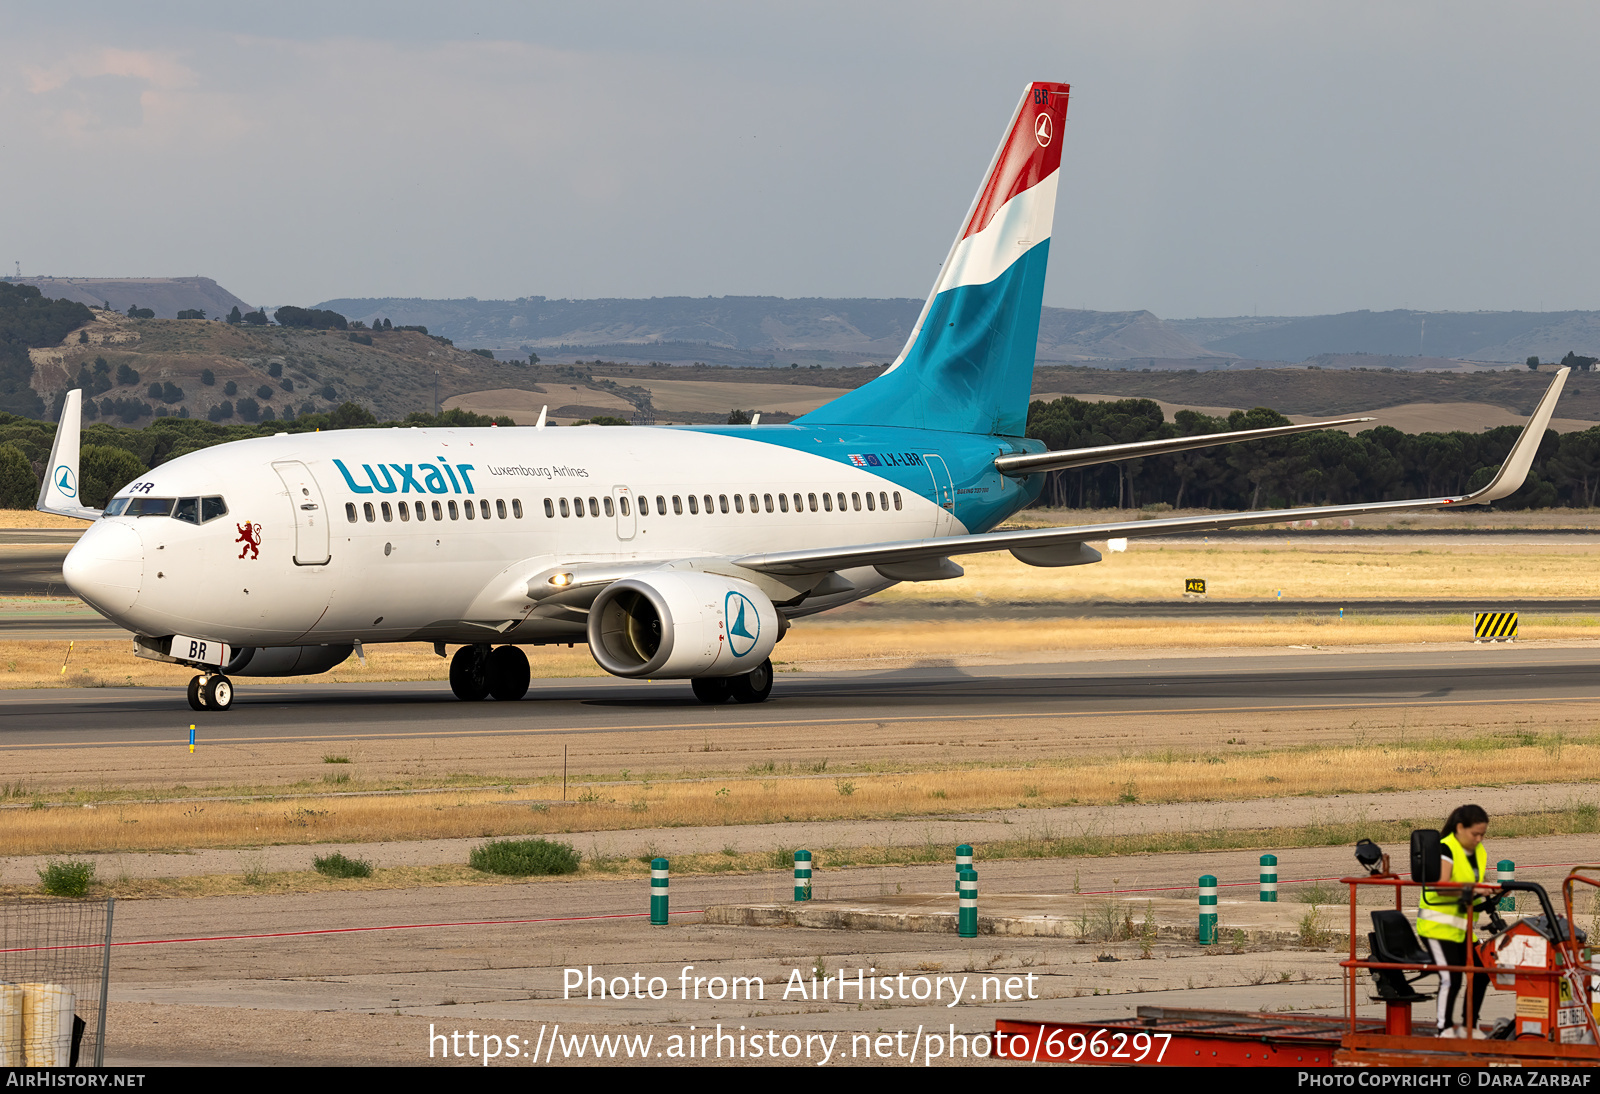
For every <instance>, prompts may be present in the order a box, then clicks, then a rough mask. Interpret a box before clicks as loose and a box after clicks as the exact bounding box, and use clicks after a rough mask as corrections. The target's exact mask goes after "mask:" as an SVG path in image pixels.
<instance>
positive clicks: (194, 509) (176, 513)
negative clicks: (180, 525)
mask: <svg viewBox="0 0 1600 1094" xmlns="http://www.w3.org/2000/svg"><path fill="white" fill-rule="evenodd" d="M172 519H173V520H181V521H183V522H184V523H185V524H199V523H200V499H199V498H179V499H178V503H177V504H176V505H174V506H173V507H172Z"/></svg>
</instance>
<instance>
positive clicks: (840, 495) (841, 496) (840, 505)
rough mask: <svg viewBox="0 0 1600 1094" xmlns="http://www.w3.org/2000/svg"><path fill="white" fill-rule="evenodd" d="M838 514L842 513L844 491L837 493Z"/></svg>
mask: <svg viewBox="0 0 1600 1094" xmlns="http://www.w3.org/2000/svg"><path fill="white" fill-rule="evenodd" d="M839 512H841V513H842V512H844V491H843V490H841V491H839Z"/></svg>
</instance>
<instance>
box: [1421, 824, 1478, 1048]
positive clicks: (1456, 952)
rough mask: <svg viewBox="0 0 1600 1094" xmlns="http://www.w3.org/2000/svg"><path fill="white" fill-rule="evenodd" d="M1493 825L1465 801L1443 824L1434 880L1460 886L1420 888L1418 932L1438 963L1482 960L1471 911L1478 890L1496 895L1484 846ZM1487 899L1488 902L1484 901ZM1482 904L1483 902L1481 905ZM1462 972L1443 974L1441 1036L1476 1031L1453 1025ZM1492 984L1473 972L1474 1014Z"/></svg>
mask: <svg viewBox="0 0 1600 1094" xmlns="http://www.w3.org/2000/svg"><path fill="white" fill-rule="evenodd" d="M1488 830H1489V814H1488V813H1485V812H1484V811H1483V809H1482V808H1481V807H1480V806H1476V805H1463V806H1461V807H1459V808H1458V809H1456V811H1455V812H1453V813H1451V814H1450V816H1449V817H1448V818H1447V819H1446V820H1445V822H1444V827H1443V828H1441V829H1440V830H1439V836H1440V841H1439V842H1440V851H1441V852H1442V853H1441V855H1440V863H1439V875H1438V876H1437V877H1435V878H1434V879H1433V880H1435V881H1453V882H1457V883H1459V884H1462V885H1464V886H1467V887H1466V888H1462V889H1427V888H1424V889H1423V890H1422V902H1421V904H1420V906H1419V907H1418V909H1417V935H1418V936H1419V937H1420V938H1421V939H1422V944H1423V945H1424V946H1426V947H1427V948H1428V952H1429V953H1430V954H1432V955H1433V961H1434V964H1436V965H1456V966H1465V965H1474V966H1475V965H1478V963H1479V962H1478V960H1477V955H1476V953H1475V952H1474V950H1475V948H1474V947H1473V946H1472V945H1471V944H1470V943H1471V940H1470V939H1469V938H1468V937H1467V914H1468V911H1469V910H1470V909H1471V908H1472V901H1473V897H1474V896H1493V895H1494V894H1495V893H1496V892H1497V887H1496V886H1494V885H1492V884H1485V882H1484V876H1485V873H1486V868H1487V866H1488V861H1489V853H1488V852H1487V851H1486V850H1484V846H1483V837H1484V834H1485V833H1487V832H1488ZM1484 903H1485V904H1486V903H1487V902H1484ZM1481 906H1483V905H1480V907H1481ZM1462 978H1463V974H1461V973H1459V972H1441V973H1440V974H1439V1036H1441V1037H1471V1036H1476V1035H1477V1034H1476V1033H1475V1032H1474V1031H1469V1030H1468V1029H1467V1027H1466V1026H1465V1025H1464V1024H1458V1025H1454V1026H1452V1025H1451V1024H1450V1012H1451V1011H1452V1010H1454V1009H1455V1002H1456V995H1457V994H1459V993H1460V991H1461V981H1462ZM1488 988H1489V978H1488V977H1487V976H1485V975H1483V974H1481V973H1473V974H1472V1015H1473V1018H1474V1019H1477V1018H1479V1017H1481V1016H1482V1013H1483V995H1484V992H1485V991H1487V990H1488ZM1462 1012H1463V1013H1462V1022H1463V1023H1465V1020H1466V1013H1465V1012H1466V1004H1465V1002H1464V1001H1463V1003H1462Z"/></svg>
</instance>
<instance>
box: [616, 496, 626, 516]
mask: <svg viewBox="0 0 1600 1094" xmlns="http://www.w3.org/2000/svg"><path fill="white" fill-rule="evenodd" d="M617 504H618V505H620V506H622V515H623V516H628V515H629V514H628V499H627V498H626V497H621V498H618V499H617Z"/></svg>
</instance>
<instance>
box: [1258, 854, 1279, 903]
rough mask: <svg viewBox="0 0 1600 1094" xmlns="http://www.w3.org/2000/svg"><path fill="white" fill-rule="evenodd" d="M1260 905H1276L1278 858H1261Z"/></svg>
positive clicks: (1265, 856) (1270, 856) (1272, 856)
mask: <svg viewBox="0 0 1600 1094" xmlns="http://www.w3.org/2000/svg"><path fill="white" fill-rule="evenodd" d="M1261 903H1263V904H1276V903H1278V856H1277V855H1262V856H1261Z"/></svg>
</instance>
